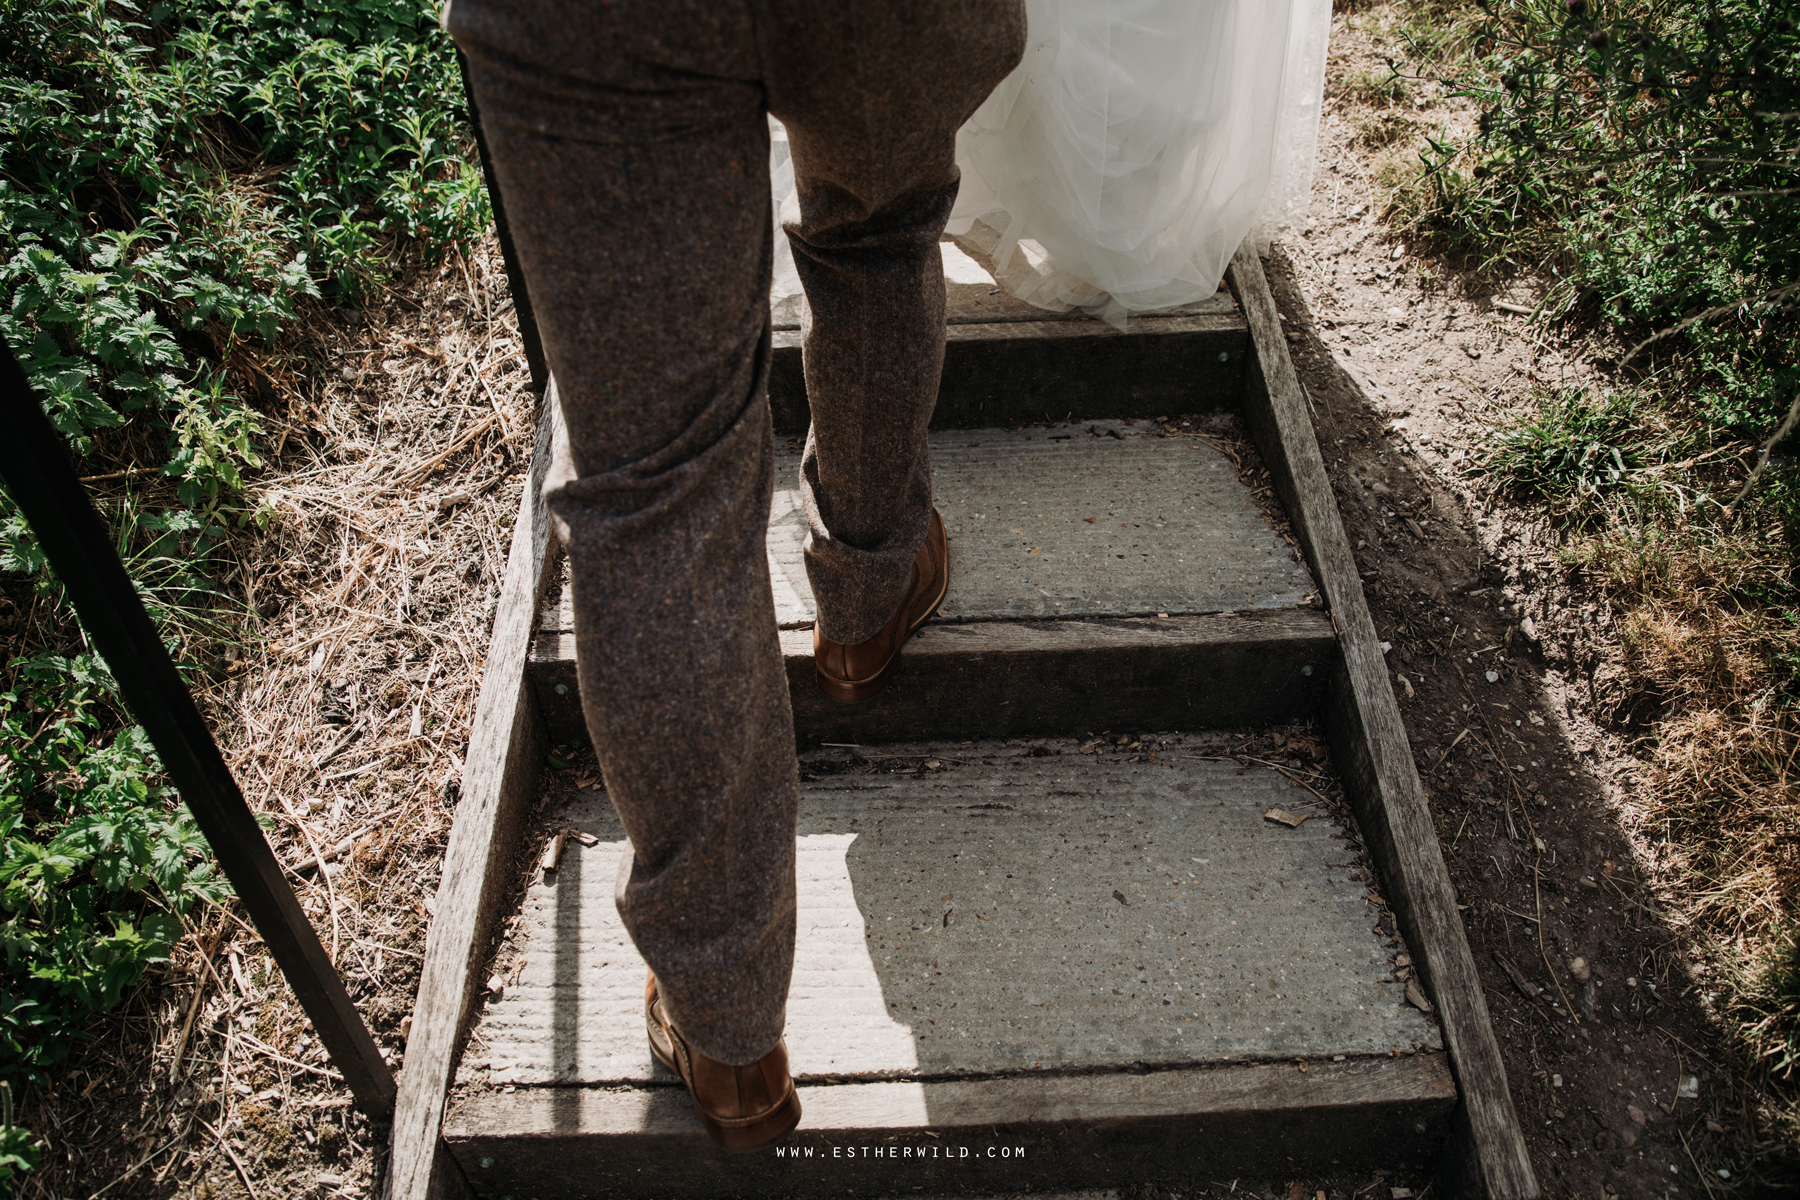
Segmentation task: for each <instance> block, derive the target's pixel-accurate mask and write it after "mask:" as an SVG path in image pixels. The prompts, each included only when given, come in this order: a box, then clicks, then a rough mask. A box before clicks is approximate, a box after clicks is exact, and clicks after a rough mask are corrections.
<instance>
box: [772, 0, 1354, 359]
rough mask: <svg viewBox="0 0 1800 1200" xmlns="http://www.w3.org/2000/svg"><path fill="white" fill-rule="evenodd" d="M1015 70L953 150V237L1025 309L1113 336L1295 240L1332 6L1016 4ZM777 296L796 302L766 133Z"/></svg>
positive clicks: (780, 175) (785, 169) (1171, 0)
mask: <svg viewBox="0 0 1800 1200" xmlns="http://www.w3.org/2000/svg"><path fill="white" fill-rule="evenodd" d="M1026 13H1027V21H1028V29H1029V33H1028V43H1027V49H1026V52H1025V58H1024V61H1023V62H1022V63H1021V64H1020V65H1019V68H1018V69H1017V70H1016V71H1014V72H1013V73H1012V74H1011V75H1009V76H1008V77H1007V78H1006V80H1005V81H1004V82H1002V83H1001V84H1000V86H999V87H998V88H996V89H995V91H994V93H993V95H992V96H990V97H989V98H988V100H987V102H986V103H984V104H983V105H982V106H981V108H980V109H978V110H977V111H976V113H975V115H974V116H973V117H971V118H970V119H969V121H968V123H967V124H966V125H964V126H963V128H962V130H961V132H960V133H959V134H958V136H957V162H958V165H959V166H960V167H961V168H962V189H961V192H960V194H959V195H958V198H957V204H956V209H955V211H954V213H953V214H952V217H951V223H950V230H949V232H950V233H951V234H952V235H954V236H955V237H957V238H958V240H960V241H962V242H964V243H965V244H966V245H968V246H969V247H970V248H971V249H976V250H979V251H981V252H982V253H983V254H984V255H985V256H986V257H988V258H990V259H991V260H992V262H993V264H994V269H995V275H996V278H997V279H998V280H999V282H1000V283H1001V284H1002V285H1003V286H1004V287H1006V289H1007V290H1008V291H1010V292H1012V293H1013V294H1014V295H1016V296H1018V297H1020V298H1021V299H1024V300H1027V301H1030V302H1031V303H1033V304H1036V305H1038V306H1040V307H1043V308H1047V309H1053V310H1059V311H1066V310H1068V309H1071V308H1085V309H1088V310H1090V311H1093V312H1095V313H1096V314H1097V315H1100V316H1103V317H1106V318H1107V319H1109V320H1112V321H1115V322H1121V323H1122V322H1123V321H1124V319H1125V318H1126V316H1128V315H1129V314H1131V313H1135V312H1144V311H1150V310H1156V309H1165V308H1171V307H1175V306H1177V305H1181V304H1188V303H1191V302H1193V301H1196V300H1201V299H1204V298H1206V297H1207V296H1210V295H1212V294H1213V292H1214V291H1215V290H1217V288H1218V286H1219V280H1220V278H1221V277H1222V276H1223V274H1224V272H1225V265H1226V263H1227V262H1229V261H1230V258H1231V255H1232V253H1233V252H1234V251H1235V250H1236V249H1237V247H1238V245H1239V244H1240V243H1241V242H1242V241H1243V240H1244V238H1245V237H1247V236H1250V235H1252V234H1255V235H1256V236H1258V237H1259V238H1260V239H1261V240H1264V241H1266V240H1267V239H1268V238H1269V237H1271V236H1273V235H1275V234H1276V233H1278V232H1280V231H1282V230H1283V229H1285V228H1292V227H1298V226H1301V225H1304V223H1305V218H1306V207H1307V197H1308V194H1309V192H1310V191H1311V186H1312V164H1313V149H1314V144H1315V142H1316V140H1317V136H1318V124H1319V108H1320V100H1321V95H1322V91H1323V86H1324V69H1325V48H1326V41H1327V38H1328V36H1329V33H1330V24H1331V0H1026ZM771 130H772V133H773V135H774V143H773V148H772V151H771V158H770V166H771V175H772V178H773V188H774V194H775V201H776V214H777V225H776V239H777V244H776V263H775V281H774V289H773V298H774V299H775V300H776V301H777V302H780V301H782V300H784V299H788V298H791V297H793V296H796V295H798V294H799V292H800V283H799V278H798V276H797V275H796V274H795V272H794V267H793V255H792V252H791V251H790V250H789V248H788V245H787V239H786V238H785V237H784V236H782V234H781V231H780V220H781V218H782V216H783V214H782V208H783V206H784V205H786V206H788V208H789V212H788V213H787V214H785V215H787V216H793V215H796V214H795V212H794V210H793V209H792V204H793V201H792V199H791V197H792V196H793V191H794V172H793V165H792V162H791V161H790V159H789V155H788V147H787V138H786V133H785V131H783V130H782V129H781V128H780V125H779V123H775V122H772V123H771Z"/></svg>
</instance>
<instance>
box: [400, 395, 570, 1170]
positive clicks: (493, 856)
mask: <svg viewBox="0 0 1800 1200" xmlns="http://www.w3.org/2000/svg"><path fill="white" fill-rule="evenodd" d="M567 436H568V435H567V433H566V431H565V430H564V427H563V422H562V413H561V410H560V409H559V408H558V406H557V403H556V385H555V382H554V381H552V382H551V385H550V387H549V388H548V389H547V390H546V393H545V397H544V401H543V403H542V405H541V407H540V409H539V414H538V427H537V441H536V445H535V446H534V448H533V450H532V455H531V468H530V471H529V473H528V474H527V476H526V479H525V489H524V495H523V496H522V497H520V500H519V515H518V519H517V522H516V523H515V524H514V526H513V540H512V548H511V550H510V552H509V553H508V554H507V559H506V580H505V583H504V584H503V585H502V587H501V591H500V600H499V603H498V605H497V606H496V608H495V612H494V626H493V632H492V634H491V635H490V638H489V641H488V648H487V656H486V663H485V665H484V667H483V669H482V677H481V694H480V698H479V700H478V701H477V703H476V708H475V720H474V725H473V728H472V730H471V731H470V736H469V750H468V760H467V761H468V765H467V766H466V767H465V768H464V770H463V778H462V794H461V799H460V800H459V801H458V804H457V809H456V824H455V826H454V827H453V828H452V829H451V832H450V844H449V846H448V848H447V849H446V851H445V855H444V870H443V877H442V880H441V882H440V883H439V884H438V892H437V912H436V915H435V916H434V918H433V920H432V923H431V931H430V934H429V937H428V939H427V942H426V946H425V963H424V968H423V971H422V973H421V976H420V980H419V994H418V999H417V1000H416V1002H415V1003H414V1005H413V1019H412V1033H411V1035H410V1036H409V1037H408V1039H407V1044H406V1061H405V1068H404V1070H402V1071H401V1073H400V1096H399V1100H398V1102H397V1104H396V1106H395V1112H394V1128H393V1142H392V1145H393V1152H392V1154H391V1156H390V1159H389V1174H390V1180H389V1182H390V1189H389V1193H388V1194H389V1196H390V1197H391V1200H461V1198H462V1197H466V1196H470V1195H471V1193H470V1192H469V1190H468V1184H467V1182H466V1181H465V1180H464V1179H463V1178H462V1176H461V1173H460V1171H459V1170H458V1168H457V1166H456V1164H455V1163H454V1161H453V1160H451V1159H450V1157H449V1156H448V1155H447V1154H446V1153H445V1152H444V1149H443V1142H442V1139H441V1138H440V1136H439V1131H440V1127H441V1123H442V1120H443V1111H444V1097H445V1093H446V1090H447V1088H448V1087H449V1084H450V1080H451V1077H452V1074H453V1072H454V1070H455V1065H456V1057H457V1054H458V1052H459V1049H460V1045H461V1042H462V1037H463V1033H464V1029H465V1024H466V1021H467V1018H468V1016H469V1012H470V1000H471V997H472V995H473V990H474V988H475V987H476V986H477V980H478V979H479V978H480V977H481V972H482V971H483V969H484V967H485V960H486V953H485V951H486V949H487V947H488V944H489V942H490V940H491V937H492V934H493V930H494V921H495V918H496V915H497V914H496V911H495V910H496V908H497V905H498V898H499V897H500V895H501V894H502V893H503V892H504V891H505V889H506V887H507V886H508V884H509V883H510V879H509V878H508V872H507V864H508V863H510V861H511V857H512V855H511V850H512V847H513V846H514V844H515V843H516V842H517V841H518V838H519V835H520V832H521V822H522V820H523V818H524V816H525V813H526V811H527V809H528V808H529V807H530V804H531V801H532V799H533V798H534V794H535V788H536V782H537V772H538V766H539V764H540V762H541V760H542V757H543V750H544V746H545V740H544V727H543V721H542V719H541V718H540V717H539V715H538V712H537V705H536V702H535V700H534V699H533V694H532V690H531V689H530V688H529V687H527V686H526V684H525V664H526V659H527V656H528V653H529V650H530V645H531V631H532V626H533V624H534V623H535V619H536V614H537V606H538V601H539V599H540V598H541V597H542V595H543V591H544V586H545V584H546V583H547V582H548V580H549V566H550V563H551V560H552V555H551V552H550V550H551V536H552V535H551V530H550V517H549V513H548V511H547V510H546V509H545V507H544V505H543V503H542V500H541V498H540V493H541V490H542V487H543V481H544V476H545V473H546V471H547V470H548V469H549V464H550V460H551V457H552V453H553V446H554V445H555V444H556V443H557V442H560V441H563V440H565V439H566V438H567Z"/></svg>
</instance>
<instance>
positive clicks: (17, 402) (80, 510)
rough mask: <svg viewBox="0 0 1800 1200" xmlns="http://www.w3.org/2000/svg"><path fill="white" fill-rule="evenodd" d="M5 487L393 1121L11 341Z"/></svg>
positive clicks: (5, 381) (265, 929)
mask: <svg viewBox="0 0 1800 1200" xmlns="http://www.w3.org/2000/svg"><path fill="white" fill-rule="evenodd" d="M0 351H3V352H4V354H3V356H0V422H3V427H4V428H5V430H6V436H4V437H0V480H4V481H5V483H6V488H7V491H8V492H9V493H10V494H11V495H12V499H13V503H15V504H17V505H18V506H19V511H20V512H22V513H23V514H24V516H25V520H26V522H27V523H28V524H29V525H30V526H31V529H32V532H33V533H35V534H36V535H37V538H38V542H39V543H40V544H41V545H42V547H43V550H44V556H45V557H46V558H47V559H49V560H50V565H51V566H52V567H53V568H54V569H55V570H56V574H57V576H58V577H59V578H60V579H61V580H62V582H63V586H64V587H65V588H66V589H68V593H69V599H70V600H71V601H72V602H73V603H74V605H75V611H76V613H77V614H78V615H79V616H80V617H81V623H82V625H83V626H84V627H85V628H86V629H87V632H88V636H89V637H91V638H92V639H93V645H94V648H95V649H96V650H98V651H99V652H100V655H101V657H103V658H104V659H105V660H106V666H107V669H108V670H110V671H111V672H112V676H113V678H114V679H116V680H117V681H118V684H119V692H120V693H121V695H122V696H123V697H124V699H125V703H126V705H127V706H128V707H129V708H130V709H131V712H132V715H134V716H135V717H137V719H138V722H139V723H140V724H141V725H143V727H144V731H145V732H146V733H147V734H149V735H150V742H151V744H152V745H154V746H155V747H156V753H157V754H158V755H159V756H160V757H161V758H162V763H163V769H164V770H165V771H166V772H167V773H168V775H169V778H170V779H171V780H173V781H174V784H175V787H176V789H177V790H178V791H180V793H181V798H182V799H183V800H184V801H186V803H187V806H188V809H189V811H191V812H192V813H193V814H194V820H195V822H196V823H197V824H198V825H199V826H200V832H201V833H203V834H204V835H205V836H206V840H207V842H208V843H209V844H210V845H211V846H212V849H213V853H214V854H215V855H217V856H218V860H219V865H220V866H221V867H223V868H224V870H225V876H226V878H228V879H229V880H231V886H232V887H233V888H235V889H236V890H237V894H238V899H239V900H241V901H242V902H243V905H244V910H245V912H247V913H248V914H249V916H250V919H251V920H252V921H253V922H255V924H256V929H257V932H258V933H260V934H261V935H262V939H263V941H264V942H265V943H266V944H267V945H268V947H269V952H270V953H271V954H272V955H274V956H275V962H276V965H278V966H279V967H280V968H281V973H282V974H283V975H285V976H286V977H287V981H288V983H289V984H290V985H291V986H292V987H293V989H294V993H295V995H297V996H298V997H299V998H300V1004H301V1007H302V1008H304V1009H305V1010H306V1015H307V1017H308V1018H310V1019H311V1021H312V1024H313V1028H314V1029H315V1030H317V1031H318V1034H319V1041H321V1042H322V1043H324V1046H325V1049H326V1051H327V1052H328V1053H329V1054H330V1055H331V1061H332V1063H333V1064H334V1065H335V1066H336V1067H337V1069H338V1070H339V1071H341V1072H342V1073H343V1076H344V1082H346V1083H348V1084H349V1085H350V1090H351V1092H352V1093H354V1094H355V1096H356V1102H357V1106H358V1107H360V1108H361V1109H362V1110H363V1111H364V1112H366V1113H368V1114H369V1115H370V1116H376V1117H381V1118H383V1119H385V1118H386V1117H387V1116H388V1115H389V1114H391V1113H392V1111H393V1107H394V1094H395V1087H394V1075H393V1072H392V1071H390V1070H389V1069H388V1065H387V1063H386V1062H385V1061H384V1060H383V1059H382V1057H381V1049H380V1047H378V1046H376V1044H375V1039H374V1038H373V1037H371V1036H370V1035H369V1030H368V1027H367V1026H366V1025H364V1024H363V1021H362V1017H361V1016H360V1015H359V1014H358V1013H357V1011H356V1007H355V1006H354V1005H353V1004H352V1003H351V1002H350V995H349V993H348V992H346V991H345V990H344V981H343V980H342V979H340V978H339V977H338V973H337V969H336V968H335V967H334V966H333V965H332V962H331V959H330V958H329V957H328V956H327V955H326V953H325V947H324V946H322V945H321V944H320V943H319V935H318V933H317V931H315V930H314V929H313V927H312V923H311V922H310V921H308V920H307V919H306V914H305V913H304V912H302V911H301V909H300V902H299V901H298V900H297V899H295V897H294V893H293V890H292V889H291V888H289V887H288V885H287V880H286V879H284V878H282V874H281V864H279V863H278V862H276V861H275V852H274V851H273V850H271V849H270V848H269V843H268V841H267V840H266V839H265V838H264V837H263V833H262V829H261V828H260V827H259V826H258V825H257V823H256V816H255V814H254V813H252V812H251V811H250V806H249V805H248V804H247V803H245V801H244V795H243V793H242V792H240V791H239V790H238V786H237V781H236V780H235V779H233V778H232V776H231V769H230V768H229V767H227V766H226V765H225V759H224V756H223V755H221V754H220V753H219V746H218V743H216V742H215V741H213V737H212V731H211V730H209V729H207V727H206V722H205V721H204V720H203V719H202V718H201V716H200V710H199V708H198V707H196V706H195V704H194V698H193V696H192V695H191V694H190V693H189V692H188V690H187V685H186V684H185V683H183V682H182V679H181V675H180V673H179V672H178V671H177V670H176V669H175V663H174V662H173V660H171V659H170V658H169V652H168V651H167V650H166V649H165V648H164V647H163V642H162V637H161V635H159V634H158V633H157V630H156V626H155V625H154V624H153V623H152V622H151V620H150V614H149V613H147V612H146V611H144V603H143V601H142V600H141V599H140V598H139V596H138V594H137V589H136V588H135V587H133V586H132V582H131V579H130V577H129V576H127V575H126V573H125V565H124V564H123V563H122V562H120V561H119V555H118V553H117V551H115V550H114V549H113V544H112V540H111V539H110V538H109V537H108V536H107V532H106V527H105V525H104V524H102V523H101V520H100V515H99V514H98V513H97V512H95V511H94V506H93V504H92V502H90V501H89V499H88V496H87V493H86V492H85V491H84V490H83V489H82V486H81V481H80V480H79V479H77V478H76V476H75V469H74V467H73V465H72V464H71V463H70V461H69V455H68V450H67V448H66V447H65V446H64V444H63V440H62V438H61V437H59V436H58V435H57V433H56V430H55V429H54V428H52V427H51V424H50V421H49V419H48V418H47V417H46V416H45V415H44V410H43V409H42V407H40V405H39V403H38V400H37V397H36V396H35V395H34V394H33V393H32V390H31V385H30V382H29V381H28V380H27V379H26V378H25V372H24V370H23V368H21V367H20V366H19V362H18V360H17V359H16V358H14V357H13V353H12V348H11V347H10V346H8V345H6V344H5V342H4V341H0Z"/></svg>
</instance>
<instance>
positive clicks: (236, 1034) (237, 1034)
mask: <svg viewBox="0 0 1800 1200" xmlns="http://www.w3.org/2000/svg"><path fill="white" fill-rule="evenodd" d="M225 1036H226V1037H228V1038H230V1039H232V1040H233V1041H236V1042H240V1043H242V1044H243V1045H244V1046H245V1047H247V1048H249V1049H250V1050H253V1051H255V1052H256V1053H258V1054H260V1055H262V1056H263V1057H264V1058H272V1059H274V1060H275V1061H276V1062H278V1063H282V1064H284V1065H286V1066H290V1067H292V1068H294V1069H295V1070H296V1071H305V1072H306V1073H307V1074H309V1075H323V1076H324V1077H325V1078H327V1079H335V1080H338V1081H339V1082H342V1081H343V1078H344V1077H343V1076H342V1075H340V1074H339V1073H338V1072H336V1071H333V1070H330V1069H328V1068H326V1067H315V1066H312V1065H311V1064H309V1063H303V1062H300V1061H299V1060H298V1059H293V1058H289V1057H288V1056H287V1055H285V1054H283V1053H281V1051H279V1050H277V1049H275V1048H274V1047H273V1046H271V1045H269V1044H268V1043H267V1042H263V1041H260V1040H258V1039H257V1038H255V1037H252V1036H251V1035H250V1034H247V1033H245V1032H244V1031H243V1030H241V1029H233V1030H229V1031H228V1032H227V1033H226V1035H225Z"/></svg>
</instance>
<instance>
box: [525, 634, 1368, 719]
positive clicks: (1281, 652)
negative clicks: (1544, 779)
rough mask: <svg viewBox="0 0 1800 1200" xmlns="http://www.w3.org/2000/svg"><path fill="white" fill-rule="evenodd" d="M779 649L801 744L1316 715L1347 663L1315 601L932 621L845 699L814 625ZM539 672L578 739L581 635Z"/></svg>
mask: <svg viewBox="0 0 1800 1200" xmlns="http://www.w3.org/2000/svg"><path fill="white" fill-rule="evenodd" d="M781 648H782V654H783V657H784V658H785V659H786V661H787V671H788V685H789V693H790V695H791V696H792V698H793V705H794V731H795V735H796V737H797V738H798V740H799V743H800V744H801V745H802V746H810V745H813V744H816V743H818V742H821V741H831V742H861V743H874V742H891V741H924V740H929V739H932V738H951V739H955V740H966V739H972V738H990V737H1013V736H1017V735H1019V734H1026V733H1058V732H1067V731H1069V730H1089V729H1134V730H1153V729H1207V728H1218V727H1221V726H1234V725H1251V724H1258V723H1263V722H1275V721H1291V720H1294V719H1296V718H1300V717H1304V716H1306V715H1308V714H1311V713H1314V712H1316V711H1317V710H1318V706H1319V705H1320V703H1321V702H1322V701H1323V698H1324V694H1325V682H1326V679H1327V678H1328V676H1329V674H1330V672H1331V669H1332V667H1333V665H1334V664H1335V663H1336V661H1337V646H1336V638H1335V637H1334V635H1333V633H1332V629H1331V619H1330V618H1329V617H1328V616H1326V615H1325V614H1324V613H1321V612H1319V611H1317V610H1316V609H1310V608H1296V609H1268V610H1259V611H1256V612H1247V613H1240V614H1235V615H1225V614H1216V615H1207V616H1184V617H1168V618H1158V617H1118V618H1106V619H1099V620H1080V621H1075V620H1064V621H979V622H972V623H969V624H955V625H952V624H942V625H940V624H930V625H927V626H926V627H925V628H924V629H923V630H921V631H920V632H919V633H918V634H917V635H916V636H915V637H914V638H913V639H912V640H911V641H909V642H908V643H907V644H906V648H905V650H903V651H902V652H901V661H900V665H899V667H898V668H896V670H895V673H894V676H893V678H892V681H891V682H890V683H889V684H888V686H887V689H886V690H885V691H884V692H882V693H881V695H879V696H877V697H876V698H875V699H873V700H870V701H868V702H866V703H863V704H857V705H844V704H839V703H837V702H836V701H833V700H829V699H827V698H826V697H825V696H824V695H823V694H822V693H821V692H820V691H819V688H818V685H817V683H816V682H815V681H814V679H813V657H812V631H811V630H810V629H787V630H783V631H782V633H781ZM531 680H532V686H533V688H534V690H535V691H536V694H537V697H538V702H539V704H540V706H541V709H542V711H543V713H544V721H545V724H546V726H547V727H548V729H549V731H550V736H551V737H552V738H553V739H555V740H558V741H570V740H574V739H575V738H576V737H578V736H579V733H580V731H581V729H582V722H581V704H580V696H579V691H578V688H577V686H576V680H575V643H574V638H573V636H572V635H570V634H568V633H565V632H555V631H547V632H543V633H540V634H539V635H538V637H537V640H536V642H535V643H534V645H533V650H532V661H531ZM559 687H560V688H561V689H562V690H561V691H560V692H559V691H558V690H557V689H558V688H559Z"/></svg>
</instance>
